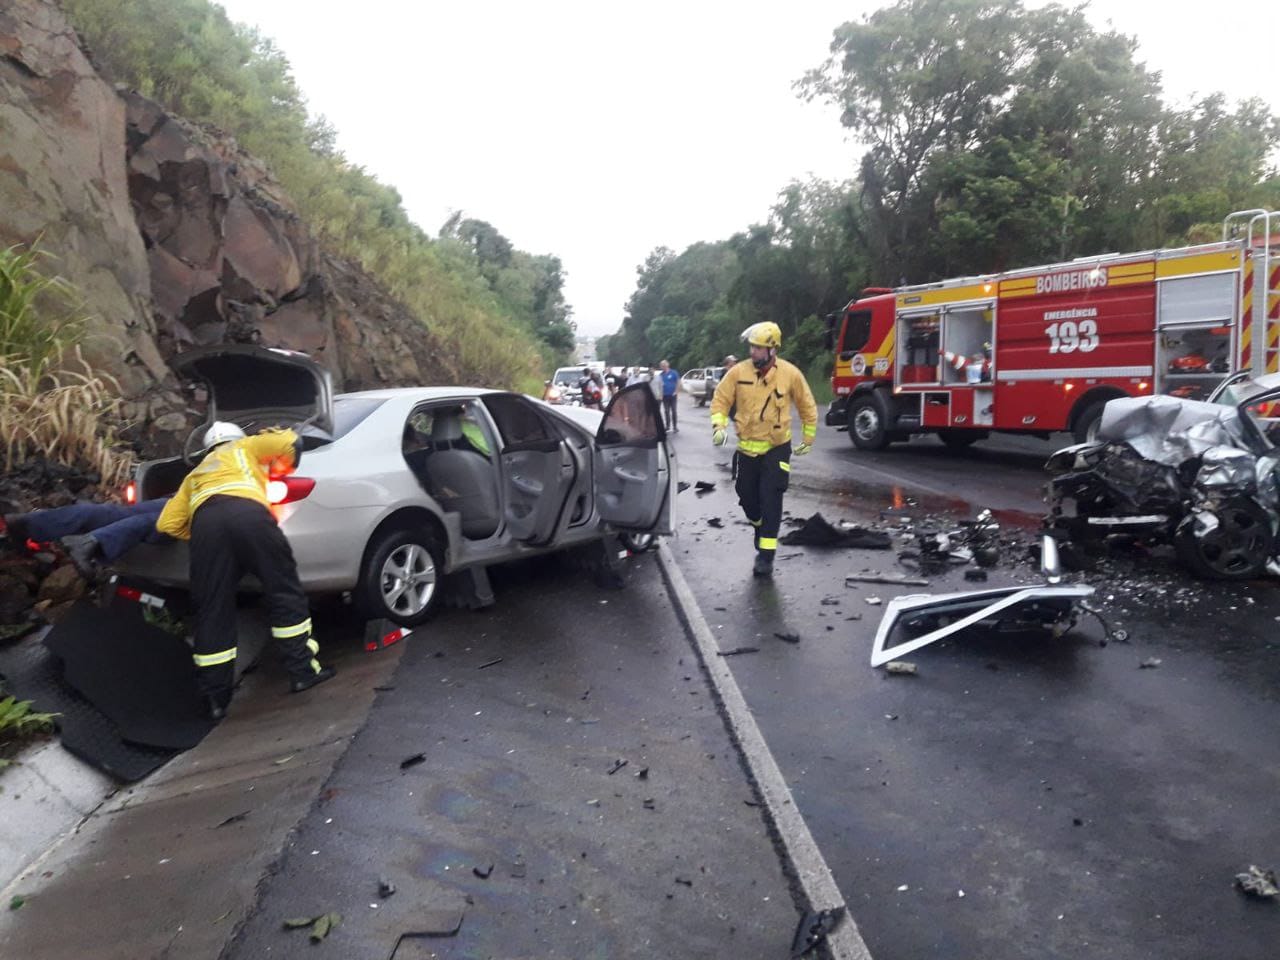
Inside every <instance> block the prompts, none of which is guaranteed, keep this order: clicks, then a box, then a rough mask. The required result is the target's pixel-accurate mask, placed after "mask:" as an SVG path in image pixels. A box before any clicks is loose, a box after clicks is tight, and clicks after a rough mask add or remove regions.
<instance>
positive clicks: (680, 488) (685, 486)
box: [676, 480, 689, 493]
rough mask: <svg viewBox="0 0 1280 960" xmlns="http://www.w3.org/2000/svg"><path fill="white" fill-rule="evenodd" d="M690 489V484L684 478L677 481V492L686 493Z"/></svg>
mask: <svg viewBox="0 0 1280 960" xmlns="http://www.w3.org/2000/svg"><path fill="white" fill-rule="evenodd" d="M688 489H689V484H688V483H686V482H685V481H684V480H677V481H676V493H684V492H685V491H686V490H688Z"/></svg>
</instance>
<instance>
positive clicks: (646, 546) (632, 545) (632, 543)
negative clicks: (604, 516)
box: [618, 531, 658, 553]
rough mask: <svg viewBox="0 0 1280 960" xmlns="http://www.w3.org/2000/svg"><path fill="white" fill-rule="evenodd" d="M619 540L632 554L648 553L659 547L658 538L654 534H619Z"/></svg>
mask: <svg viewBox="0 0 1280 960" xmlns="http://www.w3.org/2000/svg"><path fill="white" fill-rule="evenodd" d="M618 539H619V540H620V541H622V545H623V546H624V547H626V548H627V549H628V550H629V551H631V552H632V553H647V552H648V551H650V550H652V549H653V548H654V547H656V546H657V545H658V538H657V537H656V536H654V535H653V534H652V533H632V532H630V531H628V532H626V533H620V534H618Z"/></svg>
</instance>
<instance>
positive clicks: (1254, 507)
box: [1173, 499, 1275, 580]
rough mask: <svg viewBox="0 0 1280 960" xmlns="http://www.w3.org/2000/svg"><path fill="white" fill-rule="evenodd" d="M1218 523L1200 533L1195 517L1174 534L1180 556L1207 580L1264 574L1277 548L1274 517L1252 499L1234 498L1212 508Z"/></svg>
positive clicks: (1245, 578)
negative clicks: (1199, 534) (1272, 523)
mask: <svg viewBox="0 0 1280 960" xmlns="http://www.w3.org/2000/svg"><path fill="white" fill-rule="evenodd" d="M1212 512H1213V515H1214V517H1215V518H1216V519H1217V521H1218V524H1217V526H1216V527H1214V528H1213V529H1212V530H1210V531H1208V532H1206V533H1204V534H1203V535H1201V536H1197V535H1196V533H1195V528H1196V523H1195V521H1194V519H1193V518H1191V517H1188V518H1187V519H1185V520H1184V521H1183V522H1182V523H1181V524H1180V525H1179V526H1178V529H1177V532H1176V533H1175V534H1174V537H1173V545H1174V548H1175V549H1176V550H1177V553H1178V559H1179V560H1181V561H1182V562H1183V563H1184V564H1185V565H1186V566H1187V568H1188V569H1189V570H1190V571H1191V572H1192V573H1194V574H1195V575H1196V576H1198V577H1204V578H1205V579H1207V580H1252V579H1254V578H1255V577H1260V576H1262V574H1263V572H1264V571H1265V570H1266V569H1267V561H1269V560H1270V559H1271V554H1272V551H1273V550H1274V549H1275V536H1274V535H1273V534H1272V533H1271V518H1270V516H1269V515H1268V514H1267V511H1266V510H1265V509H1264V508H1263V507H1261V506H1259V505H1258V504H1256V503H1254V502H1253V501H1252V500H1245V499H1239V500H1232V501H1231V502H1229V503H1225V504H1222V505H1221V506H1220V507H1218V508H1217V509H1215V510H1213V511H1212Z"/></svg>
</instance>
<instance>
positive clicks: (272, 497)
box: [267, 477, 316, 506]
mask: <svg viewBox="0 0 1280 960" xmlns="http://www.w3.org/2000/svg"><path fill="white" fill-rule="evenodd" d="M315 488H316V482H315V481H314V480H312V479H311V478H310V477H283V478H280V479H277V480H268V481H267V500H268V502H270V503H271V505H272V506H280V505H281V504H285V503H296V502H297V501H299V500H304V499H306V497H307V496H308V495H309V494H310V493H311V491H312V490H314V489H315Z"/></svg>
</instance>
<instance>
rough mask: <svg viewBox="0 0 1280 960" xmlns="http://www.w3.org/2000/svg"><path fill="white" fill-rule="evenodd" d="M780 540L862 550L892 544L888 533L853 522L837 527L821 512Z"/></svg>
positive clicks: (885, 547) (806, 544)
mask: <svg viewBox="0 0 1280 960" xmlns="http://www.w3.org/2000/svg"><path fill="white" fill-rule="evenodd" d="M778 542H779V543H785V544H786V545H787V546H789V547H790V546H799V547H844V548H857V549H862V550H888V549H889V547H890V546H892V540H891V539H890V537H889V535H888V534H887V533H883V532H881V531H879V530H868V529H867V528H866V527H859V526H855V525H853V524H848V525H846V524H843V523H842V524H841V525H840V526H839V527H836V526H834V525H832V524H831V523H830V522H829V521H828V520H827V519H826V518H825V517H823V516H822V514H821V513H815V514H814V515H813V516H811V517H809V519H807V520H805V521H804V522H803V523H802V524H801V526H800V528H799V529H798V530H792V531H791V532H790V533H788V534H784V535H783V536H781V537H779V538H778Z"/></svg>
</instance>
